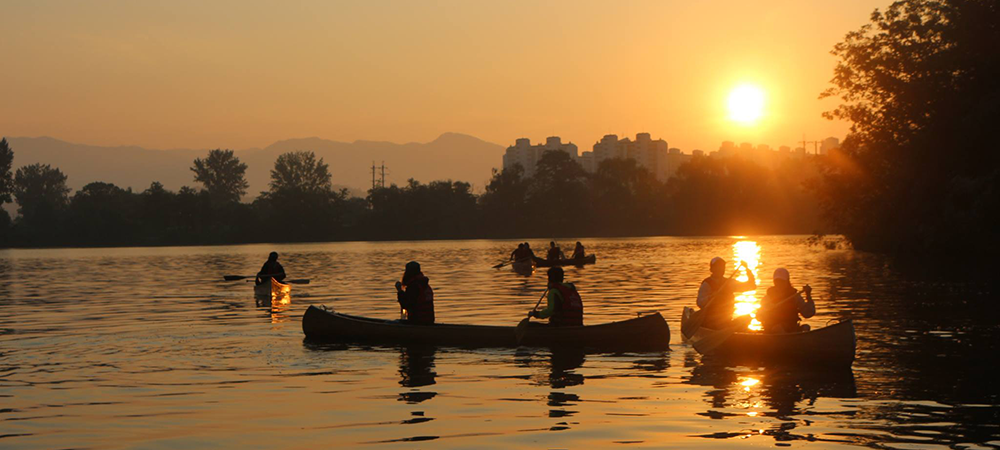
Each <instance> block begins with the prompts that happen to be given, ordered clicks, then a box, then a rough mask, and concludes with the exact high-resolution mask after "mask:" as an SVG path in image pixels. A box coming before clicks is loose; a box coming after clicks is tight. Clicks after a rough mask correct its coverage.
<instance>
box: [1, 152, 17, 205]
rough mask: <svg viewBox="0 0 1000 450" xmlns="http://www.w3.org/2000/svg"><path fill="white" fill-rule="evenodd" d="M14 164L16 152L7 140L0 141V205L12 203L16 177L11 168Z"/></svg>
mask: <svg viewBox="0 0 1000 450" xmlns="http://www.w3.org/2000/svg"><path fill="white" fill-rule="evenodd" d="M13 164H14V151H13V150H11V148H10V145H9V144H7V138H3V139H0V205H3V204H4V203H10V201H11V194H13V192H14V177H13V176H12V175H11V166H12V165H13Z"/></svg>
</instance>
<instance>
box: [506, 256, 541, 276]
mask: <svg viewBox="0 0 1000 450" xmlns="http://www.w3.org/2000/svg"><path fill="white" fill-rule="evenodd" d="M510 267H511V268H512V269H514V271H515V272H517V273H524V274H530V273H531V272H532V271H534V270H535V262H534V261H532V260H531V259H524V260H521V261H514V262H512V263H510Z"/></svg>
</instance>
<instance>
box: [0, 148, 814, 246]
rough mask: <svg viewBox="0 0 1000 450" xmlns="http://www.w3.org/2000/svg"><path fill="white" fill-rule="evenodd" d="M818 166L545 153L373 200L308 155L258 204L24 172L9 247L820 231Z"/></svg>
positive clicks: (383, 191)
mask: <svg viewBox="0 0 1000 450" xmlns="http://www.w3.org/2000/svg"><path fill="white" fill-rule="evenodd" d="M815 165H816V164H815V160H814V159H812V158H809V159H798V160H796V159H790V160H787V161H785V162H784V163H783V164H781V165H779V166H778V167H776V168H775V169H773V170H772V169H766V168H763V167H761V166H759V165H757V164H755V163H753V162H750V161H747V160H744V159H743V158H741V157H732V158H726V159H721V160H718V159H714V158H697V159H695V160H693V161H692V162H691V163H690V164H688V165H686V166H683V167H682V168H681V170H680V173H679V174H678V176H677V177H675V178H673V179H671V180H670V182H669V183H662V182H660V181H659V180H657V179H656V177H655V176H653V174H652V173H650V172H649V171H648V170H646V169H645V168H643V167H641V166H639V165H638V164H637V163H636V162H635V161H634V160H626V159H610V160H605V161H603V162H602V163H601V165H600V166H599V167H598V168H597V170H596V172H595V173H593V174H588V173H586V172H584V171H583V169H582V168H581V167H580V165H579V164H577V163H576V162H574V161H573V160H572V159H570V158H568V157H567V155H566V154H565V153H563V152H547V153H545V154H544V155H543V156H542V158H541V161H540V163H539V164H538V166H537V167H536V170H535V172H534V174H533V175H532V176H531V177H525V176H524V171H523V169H522V168H521V167H520V166H515V167H513V168H511V169H508V170H504V171H494V173H493V177H492V179H491V180H490V181H489V182H488V183H487V185H486V189H485V192H484V193H483V194H482V195H480V196H478V197H477V196H476V195H475V194H474V193H473V191H472V186H471V185H470V184H469V183H466V182H461V181H451V180H449V181H433V182H430V183H428V184H422V183H420V182H418V181H416V180H412V179H411V180H409V181H408V182H407V184H406V185H403V186H397V185H391V186H389V187H384V188H375V189H373V190H371V191H369V193H368V197H367V199H360V198H348V195H347V191H346V190H341V191H335V190H334V189H333V187H332V186H333V183H332V177H331V175H330V172H329V168H328V166H327V165H326V164H325V163H324V162H323V160H322V159H317V158H316V157H315V155H314V154H312V153H311V152H293V153H286V154H283V155H281V156H279V157H278V159H277V161H275V167H274V170H272V172H271V183H270V189H269V190H268V191H266V192H262V193H261V195H260V196H259V197H258V198H257V199H256V200H254V202H253V203H240V202H234V201H220V199H219V198H218V197H217V196H213V194H212V193H211V192H210V191H209V190H208V189H201V190H198V189H193V188H190V187H183V188H181V189H180V190H179V191H177V192H173V191H169V190H167V189H165V188H164V187H163V185H162V184H160V183H158V182H154V183H152V184H151V185H150V186H149V188H148V189H146V190H144V191H142V192H139V193H135V192H132V190H131V189H122V188H119V187H117V186H115V185H113V184H110V183H102V182H95V183H90V184H88V185H86V186H84V187H83V188H82V189H80V190H79V191H77V192H76V194H75V195H73V197H72V198H71V199H68V197H67V193H68V192H69V189H68V188H66V186H65V181H66V177H65V176H64V175H62V173H61V172H59V171H58V170H57V169H53V168H51V167H48V166H41V165H37V164H36V165H34V166H27V167H23V168H21V169H19V170H18V175H17V176H16V177H15V197H16V198H17V201H18V204H19V206H20V211H21V214H22V215H21V217H19V218H18V219H17V221H16V225H15V226H14V227H13V229H12V236H13V238H12V242H11V244H12V245H18V246H31V245H93V246H106V245H178V244H223V243H239V242H289V241H331V240H346V239H371V240H384V239H447V238H480V237H546V238H548V237H568V236H626V235H655V234H700V235H705V234H734V233H743V234H750V233H783V232H798V233H803V232H811V231H814V230H815V221H814V219H815V217H816V211H815V206H814V203H815V202H814V201H813V200H812V198H810V197H809V196H808V195H807V193H806V191H805V189H804V187H803V186H804V184H805V182H806V181H807V180H808V179H809V177H811V176H813V175H815V174H816V173H817V170H816V169H815Z"/></svg>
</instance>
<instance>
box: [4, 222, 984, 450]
mask: <svg viewBox="0 0 1000 450" xmlns="http://www.w3.org/2000/svg"><path fill="white" fill-rule="evenodd" d="M805 240H806V239H805V237H797V236H774V237H752V238H750V237H738V238H630V239H589V240H584V243H585V244H587V246H588V250H591V251H593V252H595V253H597V254H598V262H597V264H595V265H589V266H584V267H569V268H567V269H566V272H567V279H568V280H570V281H573V282H574V283H576V284H577V286H578V287H579V289H580V292H581V295H582V296H583V299H584V303H585V305H586V314H587V318H586V321H587V323H601V322H606V321H610V320H620V319H622V318H628V317H634V316H635V313H636V312H637V311H660V312H662V313H663V314H664V316H665V317H666V318H667V320H668V323H669V324H670V326H671V329H672V331H673V340H672V342H671V345H670V350H669V351H666V352H655V353H624V354H612V353H605V354H593V353H584V352H580V351H573V350H569V351H567V350H565V349H556V350H547V349H516V350H515V349H477V350H467V349H455V348H438V347H419V346H371V345H357V344H317V343H310V342H304V341H303V335H302V331H301V324H300V320H301V316H302V313H303V311H304V310H305V309H306V308H307V307H308V306H309V305H321V304H325V305H330V306H331V307H333V308H335V309H337V310H341V311H344V312H348V313H354V314H363V315H367V316H372V317H381V318H387V319H394V318H396V316H398V307H397V305H396V303H395V295H394V288H393V287H392V285H393V283H394V281H396V280H398V279H399V277H400V274H401V272H402V269H403V267H402V266H403V264H405V262H406V261H409V260H414V259H416V260H419V261H420V262H421V263H422V265H423V266H424V271H425V273H426V274H427V276H428V277H430V279H431V284H432V285H433V287H434V289H435V297H436V299H435V300H436V310H437V316H438V320H439V321H442V322H464V323H472V322H475V323H488V324H507V325H512V324H514V323H516V322H517V321H518V320H520V318H521V317H523V315H524V312H525V311H526V310H528V309H530V308H531V306H533V305H534V302H535V301H536V300H537V298H538V295H539V293H540V292H542V291H543V290H544V287H545V277H544V273H543V272H541V271H538V272H535V273H534V274H532V275H527V276H526V275H523V274H519V273H517V272H515V271H513V270H510V269H509V268H503V269H500V270H494V269H490V267H491V266H493V265H495V264H496V263H497V262H499V261H500V260H501V259H503V258H505V257H506V255H508V254H509V252H510V249H511V247H512V245H513V242H512V241H436V242H383V243H359V242H353V243H332V244H298V245H281V246H263V245H250V246H228V247H226V246H222V247H189V248H153V249H73V250H61V249H46V250H16V251H2V252H0V299H2V300H0V301H2V305H3V306H4V308H3V309H0V422H2V424H3V431H2V432H0V447H3V448H57V447H118V446H124V447H136V446H141V447H171V448H176V447H237V446H242V447H318V446H320V445H329V443H331V442H333V443H336V444H337V445H342V446H351V445H359V444H362V443H371V445H375V446H378V447H379V448H381V447H398V448H410V447H415V446H434V447H444V448H469V447H485V448H511V447H532V448H534V447H571V448H581V447H608V446H611V444H621V445H624V444H628V445H633V446H639V447H644V446H649V447H679V448H690V447H707V448H729V447H731V446H732V445H733V444H736V443H749V444H752V445H773V444H787V443H794V444H795V445H816V446H817V447H818V448H830V447H844V446H870V447H892V448H895V447H911V446H919V447H941V448H944V447H949V446H951V447H961V446H968V447H970V448H974V447H975V446H974V445H972V444H978V445H985V443H987V442H990V441H996V440H998V437H1000V431H998V430H997V428H996V426H995V424H996V423H997V417H998V414H1000V408H998V407H997V403H998V401H997V398H998V395H1000V394H998V388H997V385H996V383H995V382H994V380H992V374H991V373H990V372H989V371H987V370H981V366H984V365H988V364H986V363H989V361H988V359H989V358H990V357H991V356H990V355H996V354H997V352H996V347H995V343H996V340H997V339H996V338H997V336H998V332H997V325H996V323H994V322H993V321H991V320H989V316H990V315H989V314H982V312H981V311H980V308H972V307H971V306H970V307H967V308H966V309H962V308H963V306H962V305H964V304H965V303H964V302H974V300H975V298H976V297H975V295H976V292H977V291H976V290H974V289H967V288H964V287H962V286H961V285H946V284H942V285H936V284H928V283H921V282H920V281H909V280H906V279H903V278H901V277H900V276H898V275H896V274H894V273H892V272H891V271H889V270H888V269H886V265H885V262H884V261H883V260H881V259H879V258H877V257H874V256H872V255H867V254H864V253H861V252H853V251H849V250H836V251H828V250H825V249H819V248H815V247H809V246H807V245H806V244H805ZM573 241H575V239H573V240H567V242H565V243H562V244H567V243H570V242H573ZM275 248H276V249H277V250H278V251H279V252H280V253H281V254H282V264H283V265H284V266H285V268H286V270H287V271H288V272H289V275H290V278H311V279H312V282H311V283H310V284H309V285H295V286H293V287H292V289H291V292H290V295H288V296H280V297H276V298H274V299H267V300H264V301H257V300H255V299H254V296H253V293H252V288H251V287H250V286H251V284H248V283H245V282H223V281H221V277H222V275H224V274H241V273H246V272H247V271H248V270H254V269H256V268H257V267H259V266H260V263H261V262H262V261H263V258H264V257H265V256H266V254H267V252H269V251H271V250H273V249H275ZM716 255H719V256H724V257H725V256H727V255H728V256H729V258H731V261H730V264H736V263H738V262H739V261H740V260H742V261H746V262H747V264H748V266H749V267H750V270H751V271H752V272H753V273H754V274H755V275H758V285H759V286H758V291H759V290H760V289H766V288H767V287H768V286H769V285H770V279H766V280H760V279H759V278H760V277H759V275H760V274H768V273H770V271H772V270H773V269H774V268H775V267H779V266H782V267H786V268H788V269H789V270H790V271H791V272H792V276H793V280H796V283H797V284H804V283H805V282H809V283H810V284H811V285H813V286H814V288H815V292H816V293H817V294H819V295H817V298H819V299H822V300H821V301H819V300H818V301H817V306H818V309H819V310H818V312H817V315H816V316H815V317H813V318H811V319H809V320H807V321H806V322H807V323H812V325H813V326H814V327H821V326H823V325H824V324H825V323H826V322H827V321H829V320H832V319H835V318H839V317H842V316H846V315H849V316H852V317H853V318H854V319H855V323H856V327H857V332H858V360H857V361H856V363H855V366H854V368H853V370H848V371H842V372H841V371H835V372H832V373H831V372H826V371H819V372H813V371H803V370H790V369H786V368H774V367H727V366H725V365H721V364H717V363H715V362H713V361H711V360H710V359H706V358H702V357H701V356H699V355H698V354H697V353H696V352H694V350H693V349H692V348H691V347H690V346H689V345H687V344H685V343H683V342H681V340H680V338H679V332H678V331H679V330H678V329H679V317H680V313H681V309H682V308H683V307H684V306H688V305H690V304H692V303H693V302H694V298H695V295H696V292H697V289H698V286H699V285H700V283H701V280H702V279H703V278H704V277H705V276H707V275H708V261H709V259H710V258H711V257H712V256H716ZM730 267H732V266H730ZM745 277H746V275H745V274H741V278H743V279H746V278H745ZM766 278H767V277H766ZM180 286H183V288H180ZM756 292H757V291H749V292H746V293H742V294H741V295H740V296H739V297H738V299H737V308H738V313H739V312H741V311H749V312H752V311H754V310H755V309H756V308H757V307H759V299H758V297H757V296H756ZM873 300H877V301H873ZM971 304H973V305H974V304H975V303H971ZM914 305H919V307H914ZM993 358H994V359H995V356H993ZM956 368H957V369H956Z"/></svg>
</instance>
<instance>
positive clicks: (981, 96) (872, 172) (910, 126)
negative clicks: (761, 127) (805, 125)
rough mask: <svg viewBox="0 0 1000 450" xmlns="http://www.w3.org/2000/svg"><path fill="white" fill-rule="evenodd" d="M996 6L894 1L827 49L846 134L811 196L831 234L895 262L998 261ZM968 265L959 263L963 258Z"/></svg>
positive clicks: (989, 1) (999, 9) (971, 0)
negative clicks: (818, 201) (920, 257)
mask: <svg viewBox="0 0 1000 450" xmlns="http://www.w3.org/2000/svg"><path fill="white" fill-rule="evenodd" d="M997 23H1000V3H998V2H996V1H995V0H903V1H897V2H895V3H893V4H892V5H890V6H889V7H888V8H887V9H886V10H885V11H884V12H881V11H879V10H876V11H875V12H874V13H873V14H872V15H871V23H870V24H867V25H864V26H863V27H861V29H859V30H858V31H854V32H851V33H848V34H847V36H846V38H845V40H844V41H843V42H841V43H839V44H837V45H836V46H835V47H834V50H833V52H832V53H833V54H834V55H836V56H837V57H839V59H840V61H839V62H838V64H837V67H836V69H835V71H834V78H833V80H832V83H833V85H834V86H833V87H832V88H830V89H828V90H827V91H825V92H824V93H823V94H822V95H821V97H839V98H840V99H841V100H842V102H843V103H842V104H841V105H840V106H838V107H837V108H836V109H834V110H833V111H830V112H828V113H826V114H825V116H826V117H827V118H830V119H841V120H846V121H849V122H851V131H850V134H849V135H848V136H847V138H846V139H845V142H844V145H843V147H842V149H841V150H842V151H841V152H839V153H837V154H835V155H833V157H832V158H830V161H831V163H830V164H829V165H828V167H827V168H826V171H825V172H826V173H825V176H824V183H823V184H822V185H821V186H820V187H819V192H820V194H821V196H822V199H823V205H824V208H825V211H826V213H827V217H828V219H829V221H830V223H831V224H832V226H833V228H834V231H837V232H841V233H844V234H845V235H846V236H847V237H848V238H849V239H851V240H852V241H853V242H854V244H855V245H856V246H857V247H860V248H866V249H874V250H882V251H887V252H890V253H896V254H911V253H919V254H925V255H926V254H935V255H948V254H953V255H954V254H956V253H955V252H954V251H953V250H954V249H956V248H963V249H969V250H970V251H973V249H974V251H975V252H977V253H979V254H980V255H982V256H985V255H991V254H993V253H995V252H996V250H998V249H1000V238H998V236H997V233H996V232H995V230H993V227H994V225H993V224H994V223H995V218H996V217H997V211H998V210H1000V203H998V201H1000V168H998V162H1000V157H998V154H997V152H996V151H995V148H994V147H995V141H996V137H995V127H996V124H997V123H998V122H1000V84H998V83H997V82H996V80H997V79H1000V53H998V52H997V51H996V43H997V42H1000V27H997V26H996V24H997ZM961 254H963V255H968V253H961Z"/></svg>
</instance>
